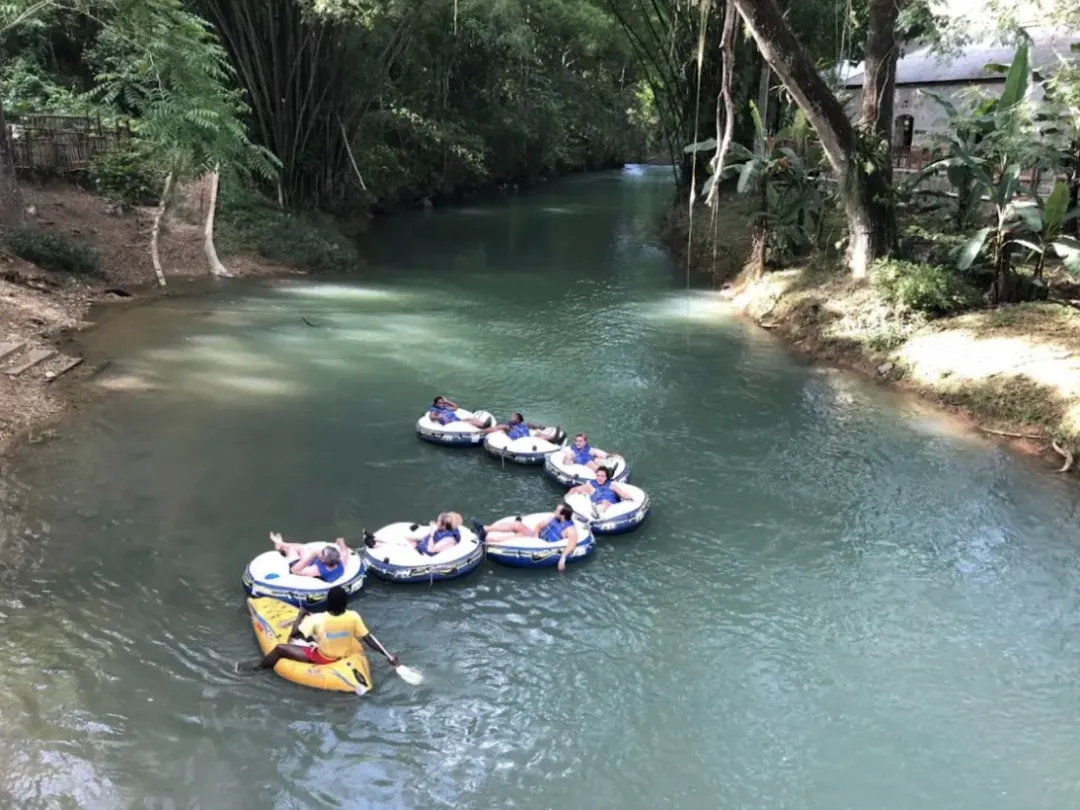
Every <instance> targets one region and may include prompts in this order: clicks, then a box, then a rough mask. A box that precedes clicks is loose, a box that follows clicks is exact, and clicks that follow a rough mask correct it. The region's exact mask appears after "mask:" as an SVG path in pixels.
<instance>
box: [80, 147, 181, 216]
mask: <svg viewBox="0 0 1080 810" xmlns="http://www.w3.org/2000/svg"><path fill="white" fill-rule="evenodd" d="M90 181H91V182H92V183H93V184H94V191H96V192H97V193H98V194H100V195H101V196H103V197H106V198H108V199H110V200H115V201H117V202H126V203H129V204H131V205H153V204H154V203H156V202H157V201H158V196H159V195H160V193H161V186H162V185H163V184H164V179H163V177H162V176H161V172H160V171H158V170H156V169H155V168H154V167H153V164H152V163H151V162H150V158H149V153H148V152H147V150H146V149H145V148H143V147H142V146H141V145H140V144H139V143H138V142H137V141H136V142H134V143H132V144H130V145H129V146H125V147H122V148H120V149H114V150H111V151H108V152H101V153H98V154H97V155H95V156H94V159H93V161H92V162H91V164H90Z"/></svg>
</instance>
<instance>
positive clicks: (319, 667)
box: [247, 596, 374, 692]
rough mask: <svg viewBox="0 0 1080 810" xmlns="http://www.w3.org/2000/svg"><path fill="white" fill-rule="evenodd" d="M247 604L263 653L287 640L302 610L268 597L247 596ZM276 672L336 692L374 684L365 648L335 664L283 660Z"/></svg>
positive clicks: (289, 679)
mask: <svg viewBox="0 0 1080 810" xmlns="http://www.w3.org/2000/svg"><path fill="white" fill-rule="evenodd" d="M247 603H248V612H249V613H251V626H252V627H253V628H254V630H255V638H257V639H258V640H259V647H260V648H261V649H262V651H263V654H264V655H265V654H266V653H268V652H270V650H272V649H274V647H276V646H277V645H278V644H286V643H288V641H289V639H288V635H289V629H290V628H291V627H292V626H293V623H294V622H295V621H296V614H297V613H298V612H299V609H298V608H297V607H296V606H295V605H290V604H289V603H288V602H282V601H281V600H279V599H271V598H270V597H268V596H262V597H259V598H256V599H248V600H247ZM274 672H276V673H277V674H278V675H280V676H281V677H282V678H284V679H285V680H287V681H292V682H293V683H299V684H302V685H304V686H311V687H314V688H315V689H330V690H333V691H335V692H355V691H356V687H358V686H363V687H364V688H365V689H371V687H372V686H373V685H374V684H373V683H372V680H371V665H370V664H369V663H368V660H367V656H366V655H364V652H363V650H359V651H357V652H356V653H354V654H352V655H350V656H348V657H347V658H341V659H339V660H337V661H335V662H334V663H332V664H309V663H302V662H300V661H286V660H281V661H278V662H277V665H276V666H275V667H274Z"/></svg>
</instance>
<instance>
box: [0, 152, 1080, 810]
mask: <svg viewBox="0 0 1080 810" xmlns="http://www.w3.org/2000/svg"><path fill="white" fill-rule="evenodd" d="M670 198H671V182H670V174H669V173H668V172H667V171H666V170H663V169H648V170H626V171H623V172H611V173H601V174H594V175H587V176H582V177H577V178H572V179H568V180H565V181H560V182H557V183H553V184H551V185H549V186H547V187H545V188H543V189H540V190H537V191H534V192H531V193H529V194H525V195H522V196H521V197H518V198H513V199H509V200H503V201H498V202H494V203H491V204H486V203H485V204H477V205H473V206H467V207H457V208H448V209H445V210H438V211H435V212H433V213H429V214H420V213H418V214H415V215H405V216H401V217H398V218H395V219H392V220H387V221H384V222H380V223H378V226H377V228H376V229H375V230H374V232H373V234H372V235H371V237H370V238H369V239H368V240H367V242H366V244H364V246H363V252H364V254H365V256H366V257H367V263H366V266H365V267H364V268H362V269H361V270H360V271H359V272H357V273H356V274H355V275H353V276H351V277H349V278H342V279H326V278H313V279H293V280H276V281H265V282H243V281H237V282H230V283H226V284H224V285H220V286H217V287H207V289H206V291H205V292H204V294H201V295H197V296H185V297H179V298H170V299H165V300H162V301H160V302H158V303H154V304H150V305H146V306H142V307H138V308H134V309H129V310H124V311H114V312H108V311H106V312H103V313H99V316H98V318H99V320H100V322H101V325H100V327H99V329H97V330H96V331H94V332H93V333H90V334H89V335H88V337H87V342H88V346H87V348H88V351H89V352H90V353H91V357H92V359H95V358H99V357H108V358H111V359H112V365H111V366H110V367H109V369H108V370H107V371H106V372H105V373H104V374H103V375H101V379H102V380H103V381H104V382H106V383H108V384H110V385H111V386H113V387H126V388H128V389H130V390H127V391H124V392H110V393H107V394H105V395H104V396H103V397H101V398H100V399H97V400H95V401H94V402H92V403H91V404H89V405H87V406H86V407H84V408H82V409H80V411H79V412H77V413H74V414H72V415H71V416H70V417H69V418H68V419H67V420H66V421H65V422H64V423H63V424H62V425H61V426H60V436H59V437H58V438H56V439H54V440H52V441H49V442H45V443H42V444H40V445H37V446H33V447H29V448H26V449H24V450H23V451H21V452H20V453H18V454H17V455H16V456H15V458H14V459H12V460H10V461H9V462H7V463H6V467H5V468H4V476H3V485H2V489H0V560H2V569H0V629H2V633H0V660H2V661H3V666H2V667H0V762H2V765H0V806H2V807H20V808H22V807H50V808H51V807H79V808H83V807H86V808H119V807H151V808H186V807H205V808H218V807H220V808H266V807H275V808H329V807H401V808H430V807H469V808H490V807H517V808H568V807H569V808H577V807H581V808H592V807H605V808H606V807H612V808H655V807H678V808H793V809H794V808H797V809H800V810H801V809H802V808H829V809H832V808H885V809H891V808H971V809H972V810H995V809H996V808H1024V809H1025V810H1031V809H1032V808H1068V807H1077V806H1080V733H1078V732H1077V709H1078V703H1080V690H1078V688H1077V683H1076V675H1077V671H1078V669H1080V640H1078V639H1077V637H1076V635H1075V632H1076V630H1077V628H1078V626H1080V603H1078V599H1077V584H1078V580H1080V548H1078V538H1077V533H1076V530H1075V527H1076V506H1077V490H1076V488H1075V486H1073V485H1071V484H1068V483H1067V482H1065V481H1063V480H1061V479H1059V478H1057V477H1054V476H1053V475H1051V474H1046V473H1044V472H1043V471H1041V470H1040V469H1039V468H1037V467H1035V466H1034V465H1032V464H1029V463H1028V462H1026V461H1024V460H1022V459H1018V458H1016V457H1013V456H1010V455H1009V454H1007V453H1006V452H1004V451H1003V450H1001V449H1000V448H998V447H996V446H994V445H993V444H990V443H988V442H984V441H983V440H981V439H979V438H977V437H973V436H970V435H967V434H964V433H963V432H961V431H958V430H957V429H956V428H955V427H954V426H953V425H952V424H951V423H950V422H949V421H947V420H946V419H944V418H942V417H939V416H936V415H935V414H933V413H932V412H929V411H927V409H925V408H923V407H922V406H920V405H918V404H917V403H913V402H912V401H910V400H908V399H905V398H901V397H898V396H895V395H893V394H890V393H888V392H885V391H883V390H881V389H879V388H877V387H875V386H873V385H870V384H868V383H865V382H863V381H861V380H858V379H856V378H853V377H850V376H848V375H845V374H841V373H836V372H831V371H826V370H822V369H819V368H815V367H812V366H808V365H806V364H804V363H802V362H800V361H797V360H796V359H793V358H792V357H791V355H790V354H789V353H787V352H786V350H785V349H784V348H783V347H782V346H781V345H779V344H778V343H776V342H775V341H774V340H773V339H772V338H770V336H769V335H768V334H766V333H763V332H761V331H758V330H755V329H753V328H752V327H750V326H748V325H747V324H746V323H745V322H743V321H741V320H739V319H737V318H735V317H733V316H731V315H729V314H726V312H725V311H724V309H723V307H722V305H721V304H720V303H719V302H718V301H717V300H716V298H715V296H714V295H713V294H712V293H710V292H707V291H697V290H694V291H691V292H687V290H686V286H685V285H686V279H685V274H684V271H683V270H681V269H680V268H678V267H676V266H675V265H674V264H673V262H672V261H671V259H670V258H669V257H668V255H667V254H666V253H665V252H664V250H663V249H662V248H661V247H660V246H658V245H657V244H656V242H655V241H654V239H653V237H652V234H653V233H654V230H655V221H656V217H657V216H658V214H659V212H660V211H662V209H663V207H664V206H666V205H667V204H669V202H670ZM301 316H304V317H305V318H307V319H308V320H309V321H310V322H311V323H312V324H314V326H308V325H307V324H305V323H304V322H303V321H302V320H301ZM436 393H444V394H446V395H447V396H450V397H451V398H453V399H455V400H457V401H458V402H460V403H462V404H464V405H466V406H472V407H486V408H488V409H489V410H492V411H494V412H496V413H497V414H500V415H504V414H506V413H507V412H508V411H510V410H522V411H524V412H525V415H526V416H527V417H528V418H529V419H530V420H532V421H537V422H553V423H559V424H562V425H564V426H566V427H567V428H569V429H571V430H586V431H588V432H589V433H590V435H591V438H592V439H593V442H594V444H596V445H597V446H600V447H605V448H610V449H618V450H621V451H623V452H624V453H625V454H626V455H627V457H628V458H629V459H630V462H631V465H632V469H633V480H634V482H635V483H637V484H639V485H640V486H642V487H644V488H646V489H647V491H648V492H649V493H650V495H651V497H652V500H653V504H654V511H653V514H652V516H651V517H650V519H649V520H648V522H647V523H646V524H645V525H644V526H643V527H642V528H641V529H640V530H638V531H637V532H636V533H634V534H630V535H625V536H622V537H616V538H610V539H605V540H603V541H602V545H601V547H600V549H599V551H598V553H597V554H596V555H595V557H593V558H592V559H591V560H589V561H587V562H585V563H583V564H580V565H576V566H571V567H570V568H569V570H568V571H567V572H566V573H565V574H562V575H559V574H557V573H556V572H554V571H553V570H541V571H529V570H524V571H523V570H514V569H507V568H502V567H498V566H497V565H495V564H493V563H491V562H486V563H485V564H484V565H483V566H482V567H481V568H480V569H479V570H478V571H477V572H475V573H474V574H472V575H471V576H469V577H467V578H465V579H462V580H458V581H455V582H448V583H436V584H435V585H434V586H432V587H428V586H392V585H388V584H385V583H381V582H378V581H375V580H369V582H368V584H367V585H366V586H365V589H364V591H363V594H362V596H361V597H360V598H358V599H357V600H356V602H355V603H354V604H355V606H356V607H357V609H359V610H360V612H361V613H362V614H363V616H364V618H365V619H366V620H367V622H368V624H369V625H370V626H371V628H372V629H373V630H374V631H375V632H376V634H377V635H379V637H380V638H381V639H382V640H383V641H384V642H386V643H387V645H388V646H389V647H391V649H394V650H395V651H397V652H398V653H399V654H400V655H401V656H402V658H403V660H404V661H406V662H407V663H409V664H411V665H413V666H415V667H418V668H420V669H422V670H423V671H424V673H425V676H426V678H425V682H424V683H423V684H422V685H421V686H419V687H413V686H409V685H407V684H405V683H403V682H402V681H400V680H398V679H397V678H395V677H393V675H392V674H391V673H390V671H389V669H388V667H387V666H386V665H385V662H383V661H381V660H373V662H372V663H373V669H374V673H375V677H376V684H377V686H376V691H375V692H374V693H373V694H371V695H370V696H368V697H366V698H363V699H360V698H356V697H353V696H349V695H340V694H328V693H321V692H317V691H314V690H310V689H305V688H303V687H299V686H295V685H293V684H290V683H288V682H286V681H284V680H282V679H280V678H278V677H276V676H273V675H267V676H264V677H258V678H241V677H238V676H236V675H235V674H233V671H232V665H233V662H235V661H236V660H237V659H240V658H250V657H251V656H253V655H254V654H255V653H256V652H257V648H256V646H255V641H254V636H253V634H252V631H251V626H250V623H249V621H248V618H247V615H246V611H245V608H244V602H243V593H242V590H241V585H240V575H241V572H242V570H243V567H244V564H245V563H246V562H247V561H248V560H249V559H250V558H251V557H252V556H254V555H255V554H256V553H258V552H260V551H262V550H264V548H265V547H268V546H267V540H266V534H267V532H268V530H270V529H279V530H281V531H283V532H284V533H285V534H286V535H287V536H293V537H297V538H303V539H322V538H332V537H333V536H335V535H336V534H338V533H341V534H344V535H345V536H346V537H348V538H350V539H352V540H353V541H354V542H355V541H356V538H357V536H358V535H359V530H360V528H361V527H363V526H367V527H371V528H375V527H378V526H381V525H383V524H386V523H389V522H392V521H395V520H421V519H428V518H430V517H431V516H433V515H434V513H436V512H437V511H440V510H442V509H447V508H453V509H457V510H459V511H462V512H464V513H465V514H466V515H472V514H476V515H480V516H483V517H485V518H492V517H498V516H501V515H505V514H508V513H514V512H522V511H532V510H536V509H541V508H545V507H548V506H551V505H553V504H554V503H555V502H556V500H557V498H558V496H559V492H560V490H559V488H558V487H557V486H556V485H555V484H554V483H553V482H551V481H550V480H548V479H546V478H545V477H544V476H543V475H542V474H541V473H540V472H538V471H537V470H534V469H520V468H504V467H502V466H501V465H500V464H499V463H498V462H496V461H494V460H492V459H490V458H488V457H487V456H486V455H485V454H484V453H483V452H482V451H480V450H454V449H448V448H441V447H435V446H431V445H427V444H424V443H422V442H420V441H418V440H417V437H416V435H415V433H414V429H413V424H414V422H415V419H416V417H417V416H418V415H419V413H420V412H421V410H422V409H423V406H424V405H425V404H426V403H427V402H428V401H430V398H431V397H432V396H433V395H434V394H436Z"/></svg>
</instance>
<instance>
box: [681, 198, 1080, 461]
mask: <svg viewBox="0 0 1080 810" xmlns="http://www.w3.org/2000/svg"><path fill="white" fill-rule="evenodd" d="M738 202H739V201H738V200H737V199H736V203H737V204H736V205H732V206H726V207H724V208H722V209H721V211H720V212H718V217H717V218H718V220H719V222H718V223H717V224H716V225H714V226H710V225H709V217H710V214H709V212H707V211H706V212H704V213H702V214H700V215H696V216H695V219H694V229H695V234H694V238H693V239H690V240H688V239H687V231H686V223H687V219H688V218H687V217H686V214H685V212H682V213H676V214H673V215H672V216H670V217H669V218H668V221H667V222H666V224H665V234H666V238H667V241H668V243H669V244H671V245H673V246H674V247H676V248H677V249H678V250H680V251H681V253H680V255H681V256H682V257H683V258H685V255H686V253H685V251H686V250H687V247H688V245H689V246H690V251H691V253H690V258H691V262H692V265H693V266H694V267H696V268H698V269H700V270H702V271H704V272H709V273H712V274H713V278H714V280H715V281H716V284H717V285H718V286H724V287H725V289H726V291H727V292H728V294H729V295H730V297H731V300H732V302H733V304H734V305H735V306H737V307H738V309H739V310H740V311H741V312H743V313H744V314H745V315H747V316H749V317H750V318H752V319H753V320H754V321H756V322H757V323H758V324H760V325H761V326H762V327H765V328H767V329H769V330H770V331H772V332H774V333H775V334H777V335H780V336H781V337H783V338H784V339H785V340H786V341H787V342H789V343H790V344H791V345H792V346H793V347H795V348H796V349H797V350H799V351H800V352H803V353H805V354H807V355H810V356H812V357H815V358H819V359H821V360H823V361H826V362H830V363H833V364H836V365H840V366H843V367H845V368H849V369H852V370H855V371H858V372H860V373H862V374H865V375H867V376H870V377H873V378H875V379H878V380H880V381H882V382H884V383H886V384H889V385H892V386H895V387H898V388H902V389H905V390H908V391H913V392H916V393H918V394H920V395H922V396H924V397H926V398H928V399H931V400H933V401H935V402H937V403H939V404H941V405H943V406H945V407H948V408H950V409H951V410H954V411H957V412H960V413H962V414H964V415H966V416H968V417H970V418H971V419H972V420H973V421H974V423H975V424H976V426H977V427H979V428H980V429H982V430H984V431H985V432H988V433H993V434H997V435H1002V436H1005V437H1006V438H1009V439H1011V440H1015V441H1016V443H1017V445H1018V446H1019V447H1020V448H1021V449H1024V450H1026V451H1029V452H1032V451H1034V452H1041V453H1045V454H1046V456H1047V459H1048V460H1050V461H1053V462H1054V463H1055V464H1059V463H1060V462H1061V461H1062V458H1063V456H1062V454H1061V452H1060V451H1058V450H1054V449H1053V445H1054V443H1055V442H1056V443H1057V445H1058V447H1059V448H1060V449H1061V450H1064V451H1065V453H1066V454H1068V453H1075V452H1077V451H1078V450H1080V312H1078V311H1077V309H1076V308H1074V307H1073V306H1072V305H1071V304H1070V302H1069V301H1068V300H1066V299H1065V298H1064V297H1057V298H1055V296H1054V294H1053V292H1052V294H1051V299H1050V300H1048V301H1040V302H1033V303H1021V304H1011V305H1004V306H1000V307H995V308H989V307H986V306H984V305H982V304H981V303H979V302H978V301H976V300H971V299H970V298H969V299H967V300H965V301H964V305H965V306H966V307H970V308H969V309H967V311H963V312H960V313H958V314H951V315H940V314H936V313H935V312H933V311H932V309H933V308H932V307H931V308H930V309H931V311H929V312H928V311H926V309H925V308H919V307H913V306H909V305H907V304H906V303H904V302H903V301H901V300H897V294H896V289H895V284H893V283H892V281H890V279H888V278H883V276H884V275H886V274H887V273H888V272H889V268H888V267H886V268H883V269H879V270H878V272H877V278H876V279H872V280H867V281H856V280H854V279H852V278H851V277H850V275H849V274H848V273H847V272H846V271H845V270H844V269H843V267H842V266H841V264H840V261H839V259H838V258H837V257H829V256H822V255H817V256H813V257H810V258H809V259H807V260H806V261H803V262H801V263H798V264H795V265H792V266H789V267H786V268H784V269H780V270H770V271H767V272H766V273H765V274H764V275H763V276H762V277H761V278H759V279H754V278H753V277H752V274H749V273H748V272H745V271H743V268H742V261H743V259H744V258H745V256H746V255H747V253H746V249H747V247H748V245H749V240H748V237H747V236H746V232H747V230H748V229H747V227H746V211H744V210H743V208H742V206H741V205H739V204H738ZM702 223H704V224H702ZM699 226H700V227H701V228H702V230H701V232H700V233H699V232H698V228H699ZM709 227H715V228H716V230H717V231H718V233H720V234H722V235H725V238H726V241H722V242H720V253H722V254H725V255H723V256H721V257H720V258H717V256H716V252H717V251H716V250H715V249H714V248H713V242H712V238H711V235H710V234H709V233H708V232H707V231H706V230H705V229H706V228H709ZM901 269H902V270H903V266H902V267H901ZM893 281H895V279H893ZM917 281H921V279H917ZM1052 290H1053V287H1052ZM920 292H923V290H916V293H915V295H914V299H913V300H916V301H919V302H920V303H923V299H922V298H919V297H918V293H920ZM931 293H932V295H939V296H942V297H943V298H945V299H946V304H943V305H942V306H946V305H947V303H948V300H949V299H948V296H950V295H955V296H969V295H970V290H968V289H957V290H953V289H939V288H938V287H932V288H931ZM1064 294H1067V288H1064V289H1063V295H1064ZM900 297H901V298H905V297H906V298H907V299H911V298H912V294H911V293H910V290H905V293H904V296H900ZM935 300H936V299H935Z"/></svg>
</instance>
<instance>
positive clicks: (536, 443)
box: [484, 427, 566, 464]
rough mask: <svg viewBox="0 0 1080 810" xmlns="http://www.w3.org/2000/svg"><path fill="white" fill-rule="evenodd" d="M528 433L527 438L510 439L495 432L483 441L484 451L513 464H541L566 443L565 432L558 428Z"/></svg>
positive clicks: (499, 432)
mask: <svg viewBox="0 0 1080 810" xmlns="http://www.w3.org/2000/svg"><path fill="white" fill-rule="evenodd" d="M529 433H530V435H529V436H522V437H521V438H520V439H511V438H510V437H509V436H507V435H506V431H505V430H496V431H495V432H494V433H489V434H488V435H487V438H486V439H484V449H485V450H487V451H488V452H489V453H491V455H493V456H495V458H502V459H506V460H507V461H512V462H514V463H515V464H543V463H544V459H545V458H547V456H548V454H549V453H553V452H554V451H556V450H558V449H559V448H560V447H562V446H563V445H564V443H565V442H566V432H565V431H564V430H563V429H562V428H558V427H546V428H538V429H536V430H531V431H529Z"/></svg>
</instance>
